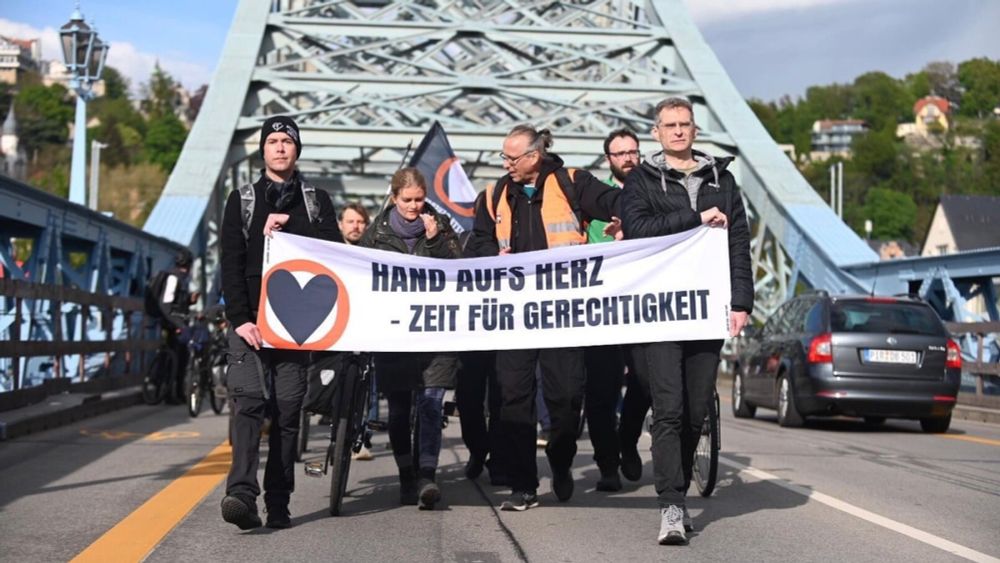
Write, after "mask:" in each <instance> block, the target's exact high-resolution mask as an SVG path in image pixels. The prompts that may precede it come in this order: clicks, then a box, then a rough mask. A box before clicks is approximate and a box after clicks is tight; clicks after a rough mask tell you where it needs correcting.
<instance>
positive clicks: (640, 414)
mask: <svg viewBox="0 0 1000 563" xmlns="http://www.w3.org/2000/svg"><path fill="white" fill-rule="evenodd" d="M640 346H641V345H640ZM625 357H626V359H628V360H629V370H628V378H626V381H625V398H624V399H622V414H621V417H620V418H619V420H618V443H619V445H620V447H621V450H622V451H628V450H635V449H637V446H636V445H637V444H638V443H639V436H641V435H642V424H643V422H645V421H646V413H647V412H649V407H650V400H649V381H647V380H646V379H645V378H644V377H643V376H642V374H640V373H637V370H636V369H635V367H634V366H633V365H632V362H631V360H632V350H631V345H630V346H629V348H628V350H626V352H625Z"/></svg>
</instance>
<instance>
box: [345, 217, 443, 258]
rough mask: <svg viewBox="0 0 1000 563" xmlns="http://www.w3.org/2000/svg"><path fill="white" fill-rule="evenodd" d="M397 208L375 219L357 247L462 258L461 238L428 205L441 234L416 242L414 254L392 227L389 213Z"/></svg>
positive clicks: (432, 256) (422, 238) (416, 254)
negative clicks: (459, 240) (459, 242)
mask: <svg viewBox="0 0 1000 563" xmlns="http://www.w3.org/2000/svg"><path fill="white" fill-rule="evenodd" d="M395 207H396V206H395V205H390V206H389V207H387V208H385V209H384V210H382V212H381V213H379V214H378V216H377V217H375V220H374V221H372V224H371V226H370V227H368V228H367V229H366V230H365V233H364V234H363V235H361V240H360V241H358V246H363V247H365V248H375V249H378V250H388V251H389V252H402V253H403V254H413V255H414V256H426V257H430V258H458V257H460V256H461V255H462V249H461V247H460V246H459V244H458V237H457V236H456V235H455V231H454V230H453V229H452V228H451V223H450V222H449V221H448V218H447V217H445V216H444V215H441V214H440V213H438V212H436V211H434V208H433V207H431V206H430V205H429V204H428V205H425V206H424V213H428V214H430V215H432V216H433V217H434V220H435V221H437V224H438V234H437V236H436V237H434V238H432V239H430V240H427V238H426V237H424V236H421V237H420V238H419V239H417V243H416V244H415V245H413V252H412V253H411V252H410V249H409V248H407V247H406V243H405V242H403V239H402V238H400V237H399V235H397V234H396V232H395V231H393V230H392V227H390V226H389V214H390V213H392V212H393V209H395Z"/></svg>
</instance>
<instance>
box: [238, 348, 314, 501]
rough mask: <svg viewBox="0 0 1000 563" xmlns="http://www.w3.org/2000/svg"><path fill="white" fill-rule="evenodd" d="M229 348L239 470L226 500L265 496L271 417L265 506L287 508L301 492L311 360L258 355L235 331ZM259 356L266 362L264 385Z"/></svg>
mask: <svg viewBox="0 0 1000 563" xmlns="http://www.w3.org/2000/svg"><path fill="white" fill-rule="evenodd" d="M228 343H229V351H228V358H229V360H228V363H229V371H228V373H227V382H226V383H227V386H228V388H229V392H230V400H231V403H230V408H231V409H232V410H233V421H232V439H233V464H232V466H231V467H230V468H229V477H228V478H227V479H226V494H227V495H242V496H248V497H252V498H256V497H257V496H258V495H260V486H259V485H258V484H257V468H258V466H259V464H260V430H261V425H262V424H263V422H264V417H270V418H271V430H270V433H269V434H268V451H267V464H266V465H265V466H264V503H265V505H267V506H287V505H288V500H289V497H290V496H291V494H292V491H293V490H294V489H295V457H296V455H295V454H296V438H297V437H298V433H299V415H300V411H301V410H302V399H303V398H304V397H305V394H306V366H307V364H308V360H309V356H308V354H306V353H303V352H295V351H287V350H267V349H264V350H260V351H254V350H252V349H251V348H249V347H248V346H247V345H246V343H245V342H244V341H243V339H242V338H240V337H239V336H237V335H236V333H235V332H234V331H232V330H230V332H229V338H228ZM253 355H256V357H257V358H258V359H259V360H260V362H261V364H260V365H261V367H262V368H263V372H264V378H263V382H261V378H260V372H259V371H258V368H257V364H256V362H255V360H254V358H253ZM261 383H263V385H266V386H267V389H268V395H269V398H267V399H265V398H264V393H263V388H262V386H261Z"/></svg>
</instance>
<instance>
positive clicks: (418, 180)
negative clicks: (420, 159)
mask: <svg viewBox="0 0 1000 563" xmlns="http://www.w3.org/2000/svg"><path fill="white" fill-rule="evenodd" d="M391 188H392V200H391V204H390V205H389V207H388V208H386V209H385V210H383V211H382V212H381V213H380V214H379V215H378V217H376V218H375V220H374V221H373V222H372V226H371V227H369V228H368V230H366V231H365V234H364V236H362V237H361V241H360V242H359V245H360V246H364V247H368V248H376V249H379V250H388V251H390V252H402V253H404V254H413V255H415V256H429V257H434V258H458V257H460V256H461V248H460V247H459V244H458V237H456V236H455V231H453V230H452V228H451V224H450V222H449V221H448V218H447V217H445V216H443V215H440V214H438V213H436V212H435V211H434V209H433V208H432V207H431V206H429V205H425V197H426V195H427V183H426V182H425V181H424V177H423V175H421V174H420V171H418V170H417V169H416V168H402V169H400V170H399V171H397V172H396V173H395V174H394V175H393V176H392V181H391ZM457 371H458V356H457V355H456V354H444V353H441V354H437V353H416V352H411V353H379V354H375V372H376V373H377V374H378V380H377V381H378V386H379V391H380V392H381V393H383V394H385V396H386V398H387V399H388V402H389V443H390V444H391V445H392V452H393V455H394V456H395V458H396V466H397V467H398V468H399V502H400V504H408V505H413V504H416V505H418V506H419V508H420V509H421V510H433V509H434V505H435V504H436V503H437V502H438V501H439V500H441V489H440V488H439V487H438V486H437V483H435V473H436V472H437V464H438V454H439V453H440V451H441V407H442V401H443V400H444V393H445V389H447V388H451V387H454V385H455V373H456V372H457ZM414 396H415V397H416V400H415V401H414ZM414 403H416V409H417V424H416V429H417V435H416V436H412V435H411V429H410V409H411V408H412V406H413V404H414ZM411 444H413V445H414V446H415V447H416V450H417V451H416V452H411V449H412V447H411Z"/></svg>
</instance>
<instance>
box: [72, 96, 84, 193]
mask: <svg viewBox="0 0 1000 563" xmlns="http://www.w3.org/2000/svg"><path fill="white" fill-rule="evenodd" d="M74 82H76V81H74ZM71 86H74V90H76V126H75V129H74V130H73V165H72V167H71V168H70V177H69V200H70V201H71V202H73V203H78V204H80V205H84V204H85V203H84V201H85V197H86V195H87V194H86V191H87V188H86V184H85V183H84V178H85V176H86V171H87V91H86V90H85V89H84V88H82V87H80V85H79V84H71Z"/></svg>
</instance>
